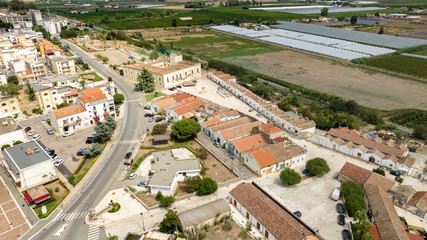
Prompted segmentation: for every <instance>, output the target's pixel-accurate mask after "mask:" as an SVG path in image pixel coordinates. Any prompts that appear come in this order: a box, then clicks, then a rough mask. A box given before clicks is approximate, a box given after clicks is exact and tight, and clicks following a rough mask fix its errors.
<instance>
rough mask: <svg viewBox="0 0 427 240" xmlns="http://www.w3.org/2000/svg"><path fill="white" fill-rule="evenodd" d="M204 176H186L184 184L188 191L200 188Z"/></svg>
mask: <svg viewBox="0 0 427 240" xmlns="http://www.w3.org/2000/svg"><path fill="white" fill-rule="evenodd" d="M201 182H202V178H200V176H193V177H186V178H185V179H184V184H185V188H186V190H187V192H189V193H192V192H195V191H197V190H198V189H199V187H200V183H201Z"/></svg>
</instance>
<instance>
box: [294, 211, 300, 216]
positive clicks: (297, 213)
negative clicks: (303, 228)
mask: <svg viewBox="0 0 427 240" xmlns="http://www.w3.org/2000/svg"><path fill="white" fill-rule="evenodd" d="M294 215H295V216H297V217H301V216H302V213H301V212H300V211H296V212H294Z"/></svg>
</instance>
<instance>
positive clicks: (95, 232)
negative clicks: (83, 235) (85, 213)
mask: <svg viewBox="0 0 427 240" xmlns="http://www.w3.org/2000/svg"><path fill="white" fill-rule="evenodd" d="M99 230H100V227H99V226H95V225H92V226H90V227H89V232H88V233H87V240H98V239H99Z"/></svg>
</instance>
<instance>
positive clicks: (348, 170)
mask: <svg viewBox="0 0 427 240" xmlns="http://www.w3.org/2000/svg"><path fill="white" fill-rule="evenodd" d="M339 173H340V174H342V175H344V176H346V177H348V178H350V179H351V180H353V181H356V182H358V183H360V184H364V183H365V182H366V179H368V177H369V175H370V174H371V171H369V170H367V169H364V168H361V167H359V166H356V165H354V164H352V163H349V162H346V163H345V164H344V166H343V167H342V168H341V170H340V172H339Z"/></svg>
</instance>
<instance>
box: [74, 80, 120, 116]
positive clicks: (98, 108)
mask: <svg viewBox="0 0 427 240" xmlns="http://www.w3.org/2000/svg"><path fill="white" fill-rule="evenodd" d="M77 104H82V105H83V106H84V107H85V109H86V110H87V111H88V113H89V116H90V118H91V119H93V120H94V121H95V122H97V121H100V120H102V119H104V118H106V117H108V116H115V115H116V113H115V108H114V99H113V97H112V96H111V95H109V94H108V95H106V94H104V93H103V92H102V91H101V89H100V88H98V87H95V88H91V89H85V90H82V91H81V92H80V97H79V98H78V99H77ZM93 120H91V124H92V123H94V122H93Z"/></svg>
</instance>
